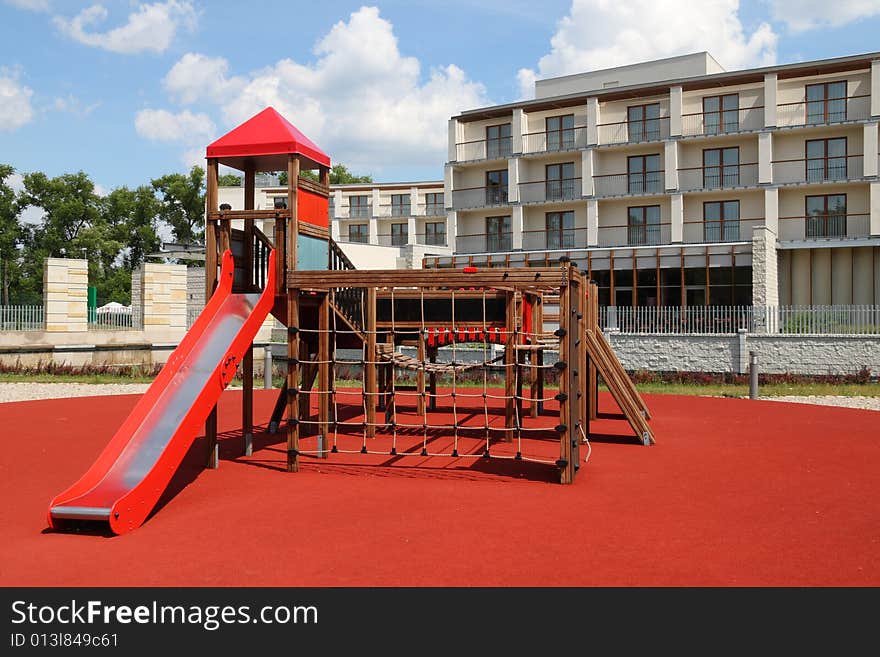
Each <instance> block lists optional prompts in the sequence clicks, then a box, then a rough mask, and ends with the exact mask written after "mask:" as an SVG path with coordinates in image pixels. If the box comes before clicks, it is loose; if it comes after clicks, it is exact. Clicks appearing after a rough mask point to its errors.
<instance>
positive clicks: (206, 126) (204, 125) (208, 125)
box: [134, 109, 215, 144]
mask: <svg viewBox="0 0 880 657" xmlns="http://www.w3.org/2000/svg"><path fill="white" fill-rule="evenodd" d="M134 127H135V130H137V133H138V134H139V135H140V136H141V137H145V138H146V139H149V140H150V141H172V142H174V141H177V142H182V143H190V144H192V143H198V142H200V141H205V140H208V139H210V138H211V137H213V135H214V132H215V127H214V122H213V121H211V119H210V117H208V115H207V114H204V113H199V114H193V113H192V112H190V111H189V110H184V111H183V112H180V113H178V114H174V113H172V112H169V111H168V110H161V109H160V110H155V109H145V110H141V111H139V112H138V113H137V114H136V115H135V119H134Z"/></svg>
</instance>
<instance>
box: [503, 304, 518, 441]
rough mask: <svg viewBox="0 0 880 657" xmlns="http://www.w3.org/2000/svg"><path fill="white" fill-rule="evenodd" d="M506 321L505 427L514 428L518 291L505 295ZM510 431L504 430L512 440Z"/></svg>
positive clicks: (505, 437) (505, 436)
mask: <svg viewBox="0 0 880 657" xmlns="http://www.w3.org/2000/svg"><path fill="white" fill-rule="evenodd" d="M505 310H506V315H505V321H504V328H505V331H506V335H505V340H504V396H505V397H506V399H505V400H504V427H505V428H507V429H511V428H513V425H514V413H515V410H516V399H514V395H515V394H516V369H517V367H518V366H519V365H518V361H517V358H516V338H515V331H516V293H515V292H508V293H507V295H506V297H505ZM512 439H513V437H512V436H511V434H510V432H509V431H505V432H504V440H506V441H509V440H512Z"/></svg>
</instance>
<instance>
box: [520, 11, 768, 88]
mask: <svg viewBox="0 0 880 657" xmlns="http://www.w3.org/2000/svg"><path fill="white" fill-rule="evenodd" d="M738 12H739V1H738V0H704V1H703V2H692V1H691V0H664V2H658V1H657V0H627V2H619V1H618V0H573V1H572V5H571V10H570V11H569V14H568V15H567V16H565V17H564V18H563V19H562V20H561V21H559V23H558V27H557V30H556V33H555V34H554V35H553V37H552V39H551V40H550V45H551V49H550V52H549V53H548V54H546V55H544V56H543V57H541V59H540V60H539V62H538V66H537V71H536V70H534V69H521V70H520V71H519V74H518V79H519V83H520V90H521V92H522V93H523V95H524V96H532V95H533V94H534V89H533V83H534V80H535V78H536V77H537V78H545V77H553V76H557V75H567V74H571V73H581V72H584V71H593V70H598V69H602V68H609V67H612V66H622V65H625V64H634V63H636V62H641V61H645V60H651V59H660V58H663V57H671V56H674V55H682V54H686V53H692V52H699V51H702V50H707V51H709V52H710V53H711V54H712V55H713V56H714V57H715V59H717V60H718V62H719V63H720V64H721V65H722V66H724V67H725V68H726V69H727V70H736V69H740V68H748V67H752V66H766V65H770V64H773V63H775V61H776V41H777V37H776V34H775V33H774V32H773V29H772V28H771V27H770V25H768V24H767V23H761V24H760V25H759V26H758V27H757V28H755V29H754V31H753V32H752V33H751V34H747V33H746V31H745V29H744V28H743V25H742V22H741V21H740V19H739V13H738Z"/></svg>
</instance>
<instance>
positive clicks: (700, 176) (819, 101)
mask: <svg viewBox="0 0 880 657" xmlns="http://www.w3.org/2000/svg"><path fill="white" fill-rule="evenodd" d="M535 91H536V94H535V95H536V98H535V99H534V100H528V101H521V102H517V103H513V104H508V105H499V106H494V107H487V108H482V109H476V110H470V111H466V112H462V113H461V114H460V115H458V116H456V117H454V118H452V119H451V120H450V122H449V155H448V158H449V161H448V163H447V164H446V168H445V203H446V207H447V209H448V210H449V222H448V228H447V239H448V240H449V244H450V245H453V246H454V249H455V254H454V255H453V256H451V257H429V258H426V259H425V266H428V267H442V266H460V265H461V264H474V265H484V266H487V265H489V266H490V265H492V264H496V265H502V264H507V265H509V266H529V265H544V264H545V263H547V262H552V261H555V260H557V259H558V257H559V256H561V255H563V254H567V255H569V256H570V257H571V258H572V260H574V261H575V262H577V263H578V265H579V266H580V267H582V268H583V269H585V270H588V271H589V272H590V275H591V277H592V278H593V279H594V280H595V281H597V283H598V284H599V286H600V287H599V289H600V295H601V296H600V304H602V305H634V306H641V305H658V306H659V305H679V304H681V305H691V306H692V305H734V304H735V305H751V304H755V305H776V304H786V305H788V304H835V305H840V304H880V179H878V153H880V141H878V122H880V53H869V54H865V55H857V56H850V57H839V58H835V59H826V60H821V61H813V62H804V63H798V64H789V65H780V66H773V67H768V68H760V69H750V70H743V71H732V72H725V71H724V70H723V69H722V68H721V66H720V65H718V63H717V62H716V61H715V60H714V59H713V58H712V57H711V56H710V55H709V54H708V53H699V54H693V55H685V56H681V57H673V58H669V59H664V60H658V61H654V62H646V63H642V64H636V65H632V66H624V67H619V68H613V69H607V70H602V71H595V72H591V73H585V74H579V75H571V76H564V77H559V78H552V79H547V80H540V81H538V82H537V83H536V85H535ZM339 193H340V192H339V191H337V194H339Z"/></svg>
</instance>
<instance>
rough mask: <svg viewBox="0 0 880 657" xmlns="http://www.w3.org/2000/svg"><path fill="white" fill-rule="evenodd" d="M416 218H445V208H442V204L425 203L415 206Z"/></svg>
mask: <svg viewBox="0 0 880 657" xmlns="http://www.w3.org/2000/svg"><path fill="white" fill-rule="evenodd" d="M416 216H417V217H438V218H441V217H442V218H443V219H445V218H446V208H444V207H443V205H442V204H439V203H427V204H422V203H420V204H419V205H417V206H416Z"/></svg>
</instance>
